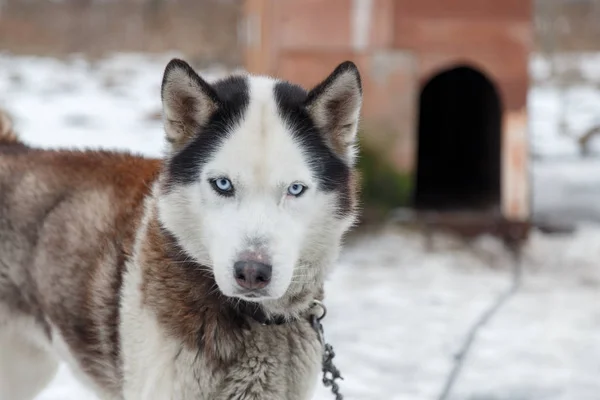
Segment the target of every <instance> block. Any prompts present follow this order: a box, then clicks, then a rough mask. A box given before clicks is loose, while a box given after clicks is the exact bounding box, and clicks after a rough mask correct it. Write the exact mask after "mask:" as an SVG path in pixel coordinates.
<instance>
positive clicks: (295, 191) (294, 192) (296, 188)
mask: <svg viewBox="0 0 600 400" xmlns="http://www.w3.org/2000/svg"><path fill="white" fill-rule="evenodd" d="M305 190H306V186H304V185H303V184H301V183H294V184H292V185H290V186H289V187H288V194H289V195H290V196H294V197H298V196H300V195H301V194H302V193H304V191H305Z"/></svg>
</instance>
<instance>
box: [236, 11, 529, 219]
mask: <svg viewBox="0 0 600 400" xmlns="http://www.w3.org/2000/svg"><path fill="white" fill-rule="evenodd" d="M532 3H533V2H532V0H502V1H498V0H452V1H448V0H419V1H415V0H246V1H245V21H244V24H243V28H244V31H243V32H242V33H243V34H242V35H241V36H242V37H243V38H244V39H245V67H246V69H247V70H249V71H250V72H252V73H263V74H273V75H278V76H281V77H283V78H285V79H289V80H293V81H295V82H299V83H301V84H303V85H306V86H307V87H308V86H312V85H314V84H316V83H317V82H319V81H320V80H321V79H323V78H324V77H325V76H326V75H327V74H328V73H330V72H331V71H332V70H333V68H334V67H335V66H336V65H337V64H338V63H339V62H341V61H344V60H346V59H350V60H353V61H354V62H356V64H357V65H358V66H359V68H360V70H361V74H362V77H363V88H364V107H363V115H362V130H363V137H364V140H365V142H366V144H367V145H368V146H370V147H373V148H376V149H378V150H377V151H378V154H381V157H385V158H386V159H387V161H389V162H390V163H391V165H393V168H394V169H395V170H396V171H397V172H398V174H400V175H401V176H405V177H406V179H408V180H409V182H410V188H411V189H410V194H409V195H408V196H407V198H406V203H407V204H408V205H410V206H412V207H414V208H416V209H418V210H436V211H440V210H441V211H449V212H452V211H459V212H460V211H476V212H484V213H486V214H487V215H496V216H498V217H500V218H502V219H504V220H508V221H515V222H523V221H527V220H528V219H529V217H530V197H529V189H530V188H529V172H528V147H527V143H528V140H527V109H526V105H527V90H528V56H529V52H530V47H531V45H532V13H533V4H532Z"/></svg>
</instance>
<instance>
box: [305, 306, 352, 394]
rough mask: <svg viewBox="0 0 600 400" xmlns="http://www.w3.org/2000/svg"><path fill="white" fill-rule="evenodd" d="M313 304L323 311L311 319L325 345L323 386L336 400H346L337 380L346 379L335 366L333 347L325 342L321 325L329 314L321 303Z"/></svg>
mask: <svg viewBox="0 0 600 400" xmlns="http://www.w3.org/2000/svg"><path fill="white" fill-rule="evenodd" d="M313 303H314V305H315V306H318V307H321V308H322V309H323V313H322V314H321V316H317V315H315V314H313V315H312V316H311V319H310V322H311V325H312V327H313V329H314V330H315V331H316V332H317V335H318V336H319V341H320V342H321V345H323V361H322V363H323V385H325V387H331V392H332V393H333V394H334V395H335V400H344V396H342V394H341V393H340V386H339V385H338V384H337V382H336V380H337V379H341V380H344V378H342V375H341V373H340V370H339V369H338V368H337V367H336V366H335V365H334V364H333V358H334V357H335V352H334V351H333V346H332V345H330V344H329V343H327V342H325V333H324V331H323V324H321V320H322V319H323V318H325V315H326V314H327V309H326V308H325V306H324V305H323V303H321V302H320V301H316V300H315V301H314V302H313Z"/></svg>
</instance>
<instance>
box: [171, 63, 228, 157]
mask: <svg viewBox="0 0 600 400" xmlns="http://www.w3.org/2000/svg"><path fill="white" fill-rule="evenodd" d="M161 98H162V106H163V118H164V124H165V132H166V135H167V140H168V141H169V142H170V143H171V145H172V146H173V148H174V149H179V148H181V147H183V146H184V145H185V144H186V143H188V141H189V140H191V139H192V138H193V137H194V136H195V135H196V133H197V132H198V130H199V129H200V127H201V126H202V125H203V124H205V123H206V122H207V121H208V119H209V118H210V116H211V115H212V114H213V113H214V111H215V110H216V109H217V106H218V98H217V95H216V93H215V91H214V89H213V88H212V87H211V86H210V84H208V83H207V82H206V81H205V80H204V79H202V78H201V77H200V76H198V74H197V73H196V72H195V71H194V70H193V68H192V67H191V66H190V65H189V64H188V63H186V62H185V61H182V60H178V59H173V60H171V61H170V62H169V64H167V67H166V68H165V73H164V75H163V80H162V87H161Z"/></svg>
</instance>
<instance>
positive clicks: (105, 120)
mask: <svg viewBox="0 0 600 400" xmlns="http://www.w3.org/2000/svg"><path fill="white" fill-rule="evenodd" d="M167 59H168V57H167V56H164V57H142V56H139V55H121V56H118V57H114V58H112V59H110V60H105V61H102V62H100V63H94V64H90V63H88V62H86V61H83V60H82V59H78V58H74V59H72V60H68V61H66V62H59V61H55V60H51V59H39V58H25V57H18V58H17V57H10V56H7V55H1V54H0V107H4V108H7V109H8V110H10V111H11V112H12V113H13V115H14V116H15V117H16V122H17V127H18V130H19V131H20V132H21V134H22V136H23V137H24V139H25V140H26V141H28V142H30V143H32V144H36V145H41V146H46V147H57V146H60V147H65V146H67V147H80V148H81V147H89V146H92V147H97V146H101V147H108V148H116V149H131V150H134V151H137V152H141V153H143V154H147V155H152V156H156V155H160V153H161V146H162V129H161V127H160V121H159V118H158V111H159V93H158V88H159V84H160V77H161V74H162V69H163V67H164V65H165V63H166V60H167ZM533 64H534V65H533V68H534V69H535V73H538V74H543V73H544V68H545V67H544V64H543V62H540V61H535V62H534V63H533ZM597 64H598V65H600V63H597ZM586 65H587V64H586ZM590 65H596V64H594V63H593V62H591V61H590ZM586 68H587V69H586V71H588V73H589V74H591V75H594V71H596V70H595V69H594V68H592V67H586ZM222 72H223V71H221V72H220V73H222ZM596 72H597V74H598V76H600V68H598V70H597V71H596ZM216 73H218V72H217V71H213V72H209V74H211V75H214V74H216ZM586 91H588V92H589V93H590V95H589V96H588V97H586V96H585V95H581V99H583V98H585V99H587V100H586V103H585V104H586V107H583V108H585V109H586V110H587V111H586V114H585V115H586V116H585V117H582V116H581V115H580V114H577V113H575V114H573V116H570V117H569V118H572V120H573V123H576V121H580V122H581V121H584V120H586V121H592V116H593V114H594V113H595V112H596V111H595V110H596V109H597V108H599V107H600V90H597V89H595V88H594V87H589V88H586V89H585V91H584V92H586ZM557 101H558V100H557V96H556V95H555V94H553V93H552V89H551V88H549V87H547V86H546V87H544V86H540V87H539V88H535V89H533V90H532V92H531V96H530V112H529V113H530V118H531V124H532V138H533V145H534V146H533V147H534V151H535V152H536V153H539V154H541V155H542V156H546V157H545V158H543V159H542V161H543V162H542V161H540V162H537V163H536V164H535V165H534V179H535V178H537V179H536V180H535V184H536V186H535V189H536V193H535V196H536V201H535V203H534V204H535V205H536V207H537V208H536V210H540V209H541V210H542V211H546V212H548V211H552V209H553V207H555V209H560V210H563V209H564V208H565V207H567V208H568V209H569V210H571V211H577V210H581V209H582V207H583V208H585V207H588V206H589V207H590V210H591V212H592V213H593V212H594V211H595V210H596V209H597V210H600V202H596V201H595V199H597V198H598V197H596V196H597V195H598V194H600V185H597V186H596V187H595V188H594V187H593V184H594V183H598V182H597V180H598V179H600V178H598V177H600V161H594V160H591V161H585V162H581V161H577V160H576V159H575V153H576V147H573V146H574V145H573V142H572V140H571V141H567V140H565V139H564V138H561V137H560V136H559V134H558V131H557V128H556V121H555V119H553V118H554V117H555V115H554V112H555V110H556V108H555V107H556V104H557ZM582 101H583V100H582ZM582 104H583V103H582ZM582 113H583V111H582ZM569 115H571V114H569ZM577 115H580V116H579V117H576V116H577ZM598 115H600V113H599V114H598ZM552 121H555V122H554V123H552ZM581 123H583V122H581ZM589 123H592V122H589ZM567 143H568V144H567ZM544 146H545V147H544ZM569 146H570V147H569ZM569 149H570V150H569ZM569 152H570V153H569ZM559 156H560V157H561V161H560V162H556V157H559ZM569 185H570V186H569ZM577 188H579V190H580V194H579V196H578V195H577V194H576V193H577V190H576V189H577ZM594 190H596V191H598V193H595V192H594ZM573 201H576V202H579V203H576V204H575V205H573ZM596 203H598V204H596ZM561 207H562V208H561ZM594 207H597V208H596V209H594ZM571 211H568V212H571ZM599 215H600V214H599ZM588 217H589V215H588V214H587V213H583V212H582V215H581V218H582V219H589V218H588ZM599 260H600V226H595V225H582V226H581V227H580V229H579V230H578V231H577V232H576V234H575V235H572V236H567V237H549V236H543V235H541V234H538V233H536V234H534V236H533V237H532V239H531V241H530V242H529V243H528V245H527V248H526V249H525V272H526V273H525V278H524V286H523V288H522V289H521V291H520V292H519V293H518V294H517V296H516V297H514V298H513V299H512V300H511V301H510V302H509V303H508V304H507V305H506V307H505V308H503V309H502V310H501V312H500V313H499V314H498V315H497V317H496V318H495V319H493V320H492V322H491V323H490V325H489V326H487V327H486V328H485V329H484V330H483V331H482V332H481V335H480V337H479V339H478V340H477V341H476V343H475V347H474V348H473V352H472V356H471V358H470V359H469V360H468V362H467V364H466V366H465V369H464V371H463V374H462V375H461V377H460V379H459V381H458V383H457V385H456V390H455V397H454V399H455V400H598V399H600V380H599V379H598V376H600V340H598V339H597V338H598V332H600V306H599V305H598V304H599V303H598V291H599V288H600V268H599V267H600V266H599V265H598V264H599V263H600V261H599ZM509 282H510V262H509V257H508V255H507V254H506V252H505V251H504V250H503V249H502V246H501V245H500V244H499V243H498V242H496V241H495V240H494V239H491V238H481V239H479V240H477V241H475V242H470V243H463V242H461V241H457V240H455V239H453V238H451V237H447V236H443V235H438V236H437V237H436V239H435V241H434V246H433V249H426V248H425V247H424V240H423V238H421V237H420V236H419V235H418V234H416V233H414V232H408V231H402V230H399V229H398V228H394V227H387V228H385V229H382V231H381V232H378V233H376V234H374V233H372V234H369V235H365V236H362V237H358V238H353V239H352V241H351V242H350V243H348V246H347V248H346V251H345V252H344V254H343V257H342V259H341V260H340V265H339V267H338V268H337V271H336V273H335V274H333V276H332V277H331V280H330V281H329V282H328V287H327V305H328V307H329V311H330V312H329V316H328V317H327V319H326V320H325V329H326V336H327V338H328V339H329V340H330V341H331V343H332V344H333V345H334V346H335V349H336V352H337V357H336V360H337V363H338V366H339V367H340V369H341V371H342V373H343V375H344V376H345V378H346V379H345V381H344V382H342V390H343V392H344V394H345V395H346V398H347V399H360V400H376V399H377V400H380V399H389V400H434V399H435V398H436V395H437V394H438V393H439V391H440V390H441V388H442V386H443V383H444V379H445V377H446V375H447V374H448V372H449V370H450V368H451V366H452V360H453V355H454V353H455V352H456V350H457V349H458V347H459V345H460V344H461V340H462V339H463V336H464V334H465V333H466V331H467V330H468V328H469V327H470V325H471V323H472V322H473V321H474V319H475V318H476V317H477V316H478V315H479V314H480V313H481V312H482V310H484V309H485V308H486V307H488V305H489V304H490V303H491V302H492V300H493V299H495V297H496V296H497V295H498V294H499V293H500V292H501V291H503V290H504V289H505V288H506V287H507V286H508V284H509ZM331 398H333V397H332V396H331V395H330V394H329V393H327V391H325V390H324V389H323V388H320V389H319V391H318V393H317V395H316V397H315V399H316V400H325V399H331ZM36 400H95V399H94V397H93V396H92V395H91V394H90V393H89V392H87V391H86V390H85V389H84V388H83V387H81V386H80V385H79V384H78V383H77V382H76V381H75V380H74V378H73V377H72V375H71V373H70V371H68V370H67V369H66V368H62V369H61V370H60V372H59V374H58V375H57V377H56V379H55V380H54V381H53V383H52V384H51V386H50V387H48V388H47V390H45V391H44V392H43V393H42V394H41V395H40V396H39V397H38V398H37V399H36Z"/></svg>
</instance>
